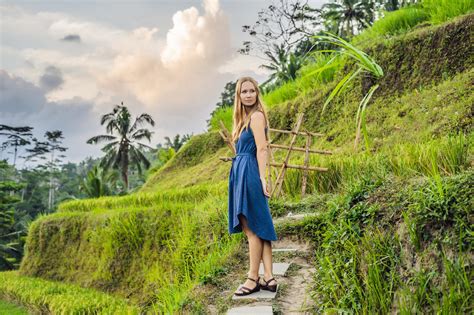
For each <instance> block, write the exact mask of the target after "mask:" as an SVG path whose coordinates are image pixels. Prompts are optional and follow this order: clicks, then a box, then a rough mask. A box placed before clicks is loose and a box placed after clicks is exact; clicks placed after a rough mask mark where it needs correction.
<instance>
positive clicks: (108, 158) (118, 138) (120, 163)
mask: <svg viewBox="0 0 474 315" xmlns="http://www.w3.org/2000/svg"><path fill="white" fill-rule="evenodd" d="M145 123H148V124H150V125H151V126H154V125H155V121H154V120H153V118H152V117H151V116H150V115H149V114H146V113H143V114H141V115H140V116H138V117H136V118H135V121H134V122H133V123H132V120H131V114H130V111H129V110H128V108H127V107H126V106H124V105H123V102H122V103H121V105H115V107H114V109H113V110H112V112H110V113H108V114H105V115H103V116H102V118H101V120H100V124H101V125H106V131H107V134H106V135H99V136H95V137H92V138H90V139H89V140H87V143H89V144H98V143H101V142H109V143H108V144H106V145H105V146H104V147H103V148H102V151H104V152H105V153H106V155H105V156H104V158H103V159H102V160H101V162H100V165H101V167H103V168H105V169H109V168H111V167H112V168H114V169H117V170H119V171H120V174H121V176H122V179H123V181H124V184H125V190H127V191H128V189H129V186H128V168H129V164H130V163H133V164H134V165H135V166H136V167H137V169H138V172H139V173H140V174H141V173H142V167H141V164H143V165H144V166H145V168H148V167H150V161H149V160H148V159H147V158H146V156H145V155H144V154H143V152H142V151H141V150H142V149H153V148H152V147H150V146H148V145H146V144H143V143H141V142H138V141H140V140H142V139H147V140H148V141H151V136H152V134H153V132H152V131H150V130H148V129H146V128H140V126H141V125H142V124H145ZM114 134H116V135H114Z"/></svg>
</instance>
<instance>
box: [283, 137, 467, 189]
mask: <svg viewBox="0 0 474 315" xmlns="http://www.w3.org/2000/svg"><path fill="white" fill-rule="evenodd" d="M469 152H472V140H471V139H470V138H469V137H468V136H466V135H465V134H463V133H458V134H455V135H448V136H445V137H443V138H439V139H433V140H429V141H426V142H420V143H399V144H397V145H394V146H392V147H389V148H387V147H383V148H381V149H380V150H379V151H378V152H375V153H367V152H359V153H356V154H346V153H340V154H334V155H329V156H322V155H311V156H310V162H309V164H310V165H318V166H322V167H326V168H328V171H326V172H310V173H309V175H308V186H307V192H308V193H310V194H311V193H315V192H317V193H331V192H337V191H338V190H340V187H341V185H343V184H347V183H352V182H356V181H358V180H359V179H360V178H363V177H365V176H367V175H371V176H372V177H377V178H383V177H385V176H387V175H389V174H393V175H396V176H400V177H402V178H410V177H416V176H424V177H428V178H431V179H432V180H433V181H434V182H435V181H436V179H437V178H439V177H440V176H446V175H454V174H457V173H459V172H461V171H462V170H465V169H466V168H467V167H469V163H470V160H469V154H470V153H469ZM303 158H304V157H302V156H299V157H296V158H294V159H291V161H290V163H291V164H302V163H303ZM275 161H278V156H276V158H275ZM301 182H302V172H301V171H299V170H291V169H290V170H288V171H287V173H286V175H285V179H284V182H283V192H284V193H285V194H286V196H287V197H290V198H297V197H298V195H301Z"/></svg>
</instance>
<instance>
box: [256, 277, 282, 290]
mask: <svg viewBox="0 0 474 315" xmlns="http://www.w3.org/2000/svg"><path fill="white" fill-rule="evenodd" d="M262 280H263V282H265V284H262V285H261V286H260V287H261V288H262V290H267V291H270V292H276V290H277V286H278V283H277V284H273V285H268V284H269V283H270V282H272V281H275V282H276V280H275V278H271V279H270V280H268V281H267V280H265V278H262Z"/></svg>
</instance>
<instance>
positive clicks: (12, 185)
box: [0, 160, 24, 270]
mask: <svg viewBox="0 0 474 315" xmlns="http://www.w3.org/2000/svg"><path fill="white" fill-rule="evenodd" d="M8 169H9V166H8V164H7V163H6V161H5V160H0V270H6V269H15V268H17V267H18V265H19V262H20V259H21V254H22V248H21V245H22V244H21V236H22V235H23V234H24V233H23V232H24V231H21V230H20V231H17V229H16V228H15V217H14V205H15V203H18V201H20V199H19V198H18V197H17V196H15V195H13V194H11V193H14V192H16V191H18V190H20V189H21V188H23V186H24V185H23V184H19V183H16V182H14V181H12V180H10V179H9V178H7V176H5V173H6V172H7V170H8Z"/></svg>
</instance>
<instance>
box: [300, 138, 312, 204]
mask: <svg viewBox="0 0 474 315" xmlns="http://www.w3.org/2000/svg"><path fill="white" fill-rule="evenodd" d="M310 147H311V136H310V135H306V152H305V154H304V167H305V170H304V171H303V183H302V184H301V196H302V197H304V195H305V193H306V183H307V181H308V166H309V148H310Z"/></svg>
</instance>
